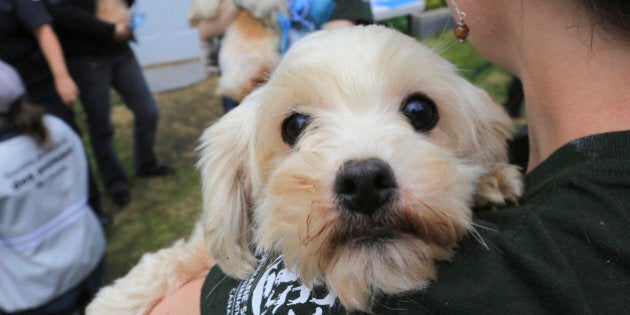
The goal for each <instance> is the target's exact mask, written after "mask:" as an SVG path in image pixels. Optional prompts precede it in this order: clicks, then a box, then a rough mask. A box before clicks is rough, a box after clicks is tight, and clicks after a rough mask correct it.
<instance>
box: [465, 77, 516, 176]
mask: <svg viewBox="0 0 630 315" xmlns="http://www.w3.org/2000/svg"><path fill="white" fill-rule="evenodd" d="M459 84H460V85H461V86H460V87H459V88H458V93H459V95H460V96H461V97H463V102H465V103H466V104H465V106H463V107H464V111H465V113H464V115H466V116H467V117H466V118H467V119H463V121H465V123H464V122H463V121H462V122H460V123H461V124H462V125H460V128H466V129H465V130H466V131H465V132H464V134H466V135H467V138H466V140H465V141H464V142H463V143H460V145H461V147H460V148H461V149H463V151H461V152H460V154H463V155H464V156H467V157H468V158H472V159H473V160H475V161H476V162H477V163H482V164H486V165H492V164H494V163H507V162H508V151H507V140H509V139H511V138H512V137H513V135H514V132H515V127H514V123H513V121H512V119H511V118H510V116H509V115H508V114H507V112H506V111H505V109H504V108H503V107H502V106H500V105H499V104H497V103H495V102H494V101H493V100H492V98H490V95H488V93H487V92H486V91H484V90H482V89H481V88H478V87H476V86H474V85H473V84H471V83H470V82H468V81H467V80H466V79H464V78H459Z"/></svg>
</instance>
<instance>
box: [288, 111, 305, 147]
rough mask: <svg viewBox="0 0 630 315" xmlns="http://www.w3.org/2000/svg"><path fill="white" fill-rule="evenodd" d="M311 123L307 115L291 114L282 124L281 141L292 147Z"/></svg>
mask: <svg viewBox="0 0 630 315" xmlns="http://www.w3.org/2000/svg"><path fill="white" fill-rule="evenodd" d="M310 122H311V117H310V116H308V115H304V114H300V113H293V114H291V116H289V117H287V118H286V119H285V120H284V121H283V122H282V140H283V141H284V142H285V143H286V144H288V145H290V146H294V145H295V143H296V142H297V140H298V138H299V137H300V135H301V134H302V132H303V131H304V129H306V126H308V124H309V123H310Z"/></svg>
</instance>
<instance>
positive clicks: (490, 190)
mask: <svg viewBox="0 0 630 315" xmlns="http://www.w3.org/2000/svg"><path fill="white" fill-rule="evenodd" d="M522 193H523V175H522V174H521V172H520V171H519V169H518V168H517V167H516V166H513V165H508V164H500V165H495V166H493V167H492V168H491V169H490V171H489V172H488V173H487V174H486V175H484V176H483V177H482V178H481V179H480V180H479V183H478V185H477V192H476V194H475V206H476V207H491V208H494V207H496V206H500V205H504V204H506V203H507V202H512V203H517V202H518V198H519V197H520V196H521V195H522Z"/></svg>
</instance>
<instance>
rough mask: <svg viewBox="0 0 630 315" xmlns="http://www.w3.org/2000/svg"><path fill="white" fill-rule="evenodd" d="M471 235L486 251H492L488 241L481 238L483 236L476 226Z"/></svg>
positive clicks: (472, 228)
mask: <svg viewBox="0 0 630 315" xmlns="http://www.w3.org/2000/svg"><path fill="white" fill-rule="evenodd" d="M470 235H472V237H473V238H474V239H475V240H477V241H478V242H479V244H481V245H482V246H483V247H484V248H485V249H490V247H489V246H488V244H487V243H486V241H485V240H484V239H483V237H482V236H481V234H480V233H479V231H477V229H476V227H475V226H472V227H471V229H470Z"/></svg>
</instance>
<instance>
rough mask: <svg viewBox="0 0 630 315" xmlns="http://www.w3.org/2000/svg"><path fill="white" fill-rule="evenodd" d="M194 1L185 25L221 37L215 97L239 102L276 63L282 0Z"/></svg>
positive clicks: (264, 77)
mask: <svg viewBox="0 0 630 315" xmlns="http://www.w3.org/2000/svg"><path fill="white" fill-rule="evenodd" d="M230 1H233V0H195V1H193V3H192V5H191V7H190V10H189V14H188V21H189V23H190V24H191V25H193V26H196V25H200V22H201V21H202V20H205V22H206V23H202V24H203V26H202V27H203V28H205V29H204V30H200V31H201V32H204V33H208V34H216V35H224V37H223V39H222V40H221V50H220V51H219V66H220V69H221V76H220V78H219V83H218V85H217V90H216V93H217V95H219V96H223V97H229V98H231V99H234V100H236V101H238V102H240V101H241V100H242V99H243V98H244V97H245V96H246V95H247V94H249V93H250V92H251V91H252V90H254V89H255V88H257V87H258V86H260V85H261V84H262V83H264V82H265V81H266V80H267V77H268V75H269V73H271V71H273V69H274V68H275V67H276V65H277V63H278V60H279V59H280V47H279V46H280V36H279V33H278V30H277V22H276V18H275V17H276V14H277V13H278V12H285V11H286V6H287V1H286V0H238V1H236V0H234V2H233V4H234V5H236V6H238V7H239V10H238V12H237V13H234V8H233V5H232V3H230Z"/></svg>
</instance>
